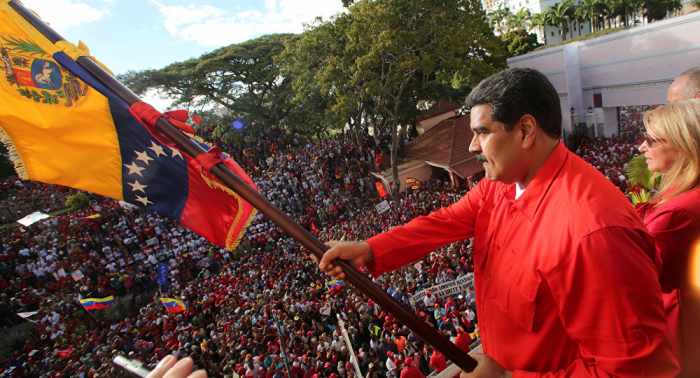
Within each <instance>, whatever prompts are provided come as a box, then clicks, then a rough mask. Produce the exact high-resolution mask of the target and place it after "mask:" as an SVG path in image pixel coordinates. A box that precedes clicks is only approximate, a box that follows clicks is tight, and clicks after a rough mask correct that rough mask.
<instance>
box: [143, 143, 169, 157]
mask: <svg viewBox="0 0 700 378" xmlns="http://www.w3.org/2000/svg"><path fill="white" fill-rule="evenodd" d="M148 149H149V150H152V151H153V152H155V153H156V157H159V156H160V155H164V156H168V155H166V154H165V151H163V147H161V146H159V145H157V144H156V142H154V141H151V147H148Z"/></svg>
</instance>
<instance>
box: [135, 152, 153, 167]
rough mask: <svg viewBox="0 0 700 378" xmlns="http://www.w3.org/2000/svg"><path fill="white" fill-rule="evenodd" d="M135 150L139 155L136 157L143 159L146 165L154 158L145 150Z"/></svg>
mask: <svg viewBox="0 0 700 378" xmlns="http://www.w3.org/2000/svg"><path fill="white" fill-rule="evenodd" d="M134 152H136V156H138V157H137V158H136V160H141V161H142V162H144V163H146V165H148V162H149V161H151V160H153V158H152V157H150V156H148V154H147V153H146V151H143V152H137V151H134Z"/></svg>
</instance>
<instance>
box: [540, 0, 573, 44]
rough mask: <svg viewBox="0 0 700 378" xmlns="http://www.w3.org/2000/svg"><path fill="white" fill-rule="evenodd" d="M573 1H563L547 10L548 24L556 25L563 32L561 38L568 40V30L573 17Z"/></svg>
mask: <svg viewBox="0 0 700 378" xmlns="http://www.w3.org/2000/svg"><path fill="white" fill-rule="evenodd" d="M572 10H573V2H571V1H563V2H561V3H558V4H555V5H553V6H550V7H547V9H546V10H545V12H546V15H547V19H548V20H549V22H548V24H549V25H552V26H556V27H557V28H558V29H559V33H560V34H561V40H562V41H564V40H566V30H567V28H568V25H569V22H570V21H571V18H572Z"/></svg>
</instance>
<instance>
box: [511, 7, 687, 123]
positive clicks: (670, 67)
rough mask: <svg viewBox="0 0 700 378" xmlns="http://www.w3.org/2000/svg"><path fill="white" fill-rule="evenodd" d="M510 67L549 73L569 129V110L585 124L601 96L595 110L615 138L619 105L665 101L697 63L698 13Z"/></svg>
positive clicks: (524, 58)
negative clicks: (675, 83)
mask: <svg viewBox="0 0 700 378" xmlns="http://www.w3.org/2000/svg"><path fill="white" fill-rule="evenodd" d="M572 50H575V51H576V54H574V53H573V52H572ZM508 65H509V66H510V67H531V68H535V69H537V70H539V71H541V72H543V73H544V74H545V75H547V77H548V78H549V80H550V81H551V82H552V84H554V87H555V88H556V89H557V92H558V93H559V96H560V98H561V105H562V113H563V114H564V120H565V121H564V125H563V126H564V129H565V130H567V131H572V129H571V121H570V119H571V115H570V109H571V107H572V106H573V107H574V109H575V113H577V114H578V115H579V116H578V117H577V119H576V120H574V122H586V121H585V118H584V117H585V116H584V115H585V114H587V113H588V107H591V108H595V100H594V99H595V97H599V98H600V100H601V103H602V107H599V108H598V109H593V111H594V112H595V113H596V114H597V119H598V122H601V120H603V121H602V122H604V123H605V125H604V130H605V135H606V136H610V135H612V134H617V113H616V111H617V107H618V106H630V105H653V104H661V103H665V102H666V92H667V90H668V87H669V86H670V85H671V83H672V82H673V80H674V78H675V77H676V76H677V75H678V74H679V73H681V72H683V71H684V70H686V69H688V68H691V67H695V66H699V65H700V12H695V13H691V14H687V15H685V16H680V17H676V18H672V19H668V20H663V21H658V22H655V23H652V24H649V25H644V26H638V27H635V28H632V29H628V30H624V31H621V32H618V33H614V34H609V35H606V36H602V37H598V38H593V39H590V40H586V41H582V42H572V43H570V44H565V45H562V46H556V47H551V48H548V49H544V50H539V51H535V52H532V53H529V54H525V55H521V56H517V57H514V58H510V59H508ZM576 73H578V77H579V78H580V87H578V83H577V82H576V80H574V79H575V76H576ZM613 115H614V116H613ZM567 120H569V121H567Z"/></svg>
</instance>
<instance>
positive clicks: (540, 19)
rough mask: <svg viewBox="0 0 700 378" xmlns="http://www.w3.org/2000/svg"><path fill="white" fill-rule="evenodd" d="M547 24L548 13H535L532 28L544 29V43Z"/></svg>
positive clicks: (531, 19) (531, 22)
mask: <svg viewBox="0 0 700 378" xmlns="http://www.w3.org/2000/svg"><path fill="white" fill-rule="evenodd" d="M698 1H700V0H698ZM546 25H547V15H546V14H545V13H535V14H533V15H532V17H531V18H530V29H529V30H532V29H536V30H542V35H543V36H544V43H545V44H547V33H545V31H544V27H545V26H546Z"/></svg>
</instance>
